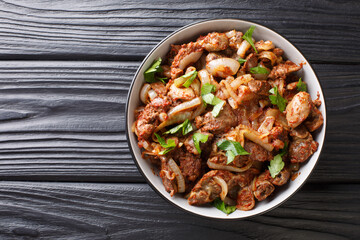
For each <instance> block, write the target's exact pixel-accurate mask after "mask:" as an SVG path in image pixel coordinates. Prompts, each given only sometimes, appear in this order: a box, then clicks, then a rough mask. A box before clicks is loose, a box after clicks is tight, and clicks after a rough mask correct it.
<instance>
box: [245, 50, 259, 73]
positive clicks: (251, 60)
mask: <svg viewBox="0 0 360 240" xmlns="http://www.w3.org/2000/svg"><path fill="white" fill-rule="evenodd" d="M257 65H258V58H257V56H256V55H255V54H254V53H250V54H249V56H247V57H246V62H245V63H244V65H243V66H242V67H241V71H244V72H250V68H253V67H256V66H257Z"/></svg>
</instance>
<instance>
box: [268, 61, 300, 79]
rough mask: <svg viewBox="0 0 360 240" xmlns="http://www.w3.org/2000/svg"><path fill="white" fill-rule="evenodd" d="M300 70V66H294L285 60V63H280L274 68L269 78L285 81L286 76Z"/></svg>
mask: <svg viewBox="0 0 360 240" xmlns="http://www.w3.org/2000/svg"><path fill="white" fill-rule="evenodd" d="M300 69H301V66H298V65H296V64H295V63H293V62H292V61H290V60H287V61H286V62H285V63H280V64H279V65H277V66H275V67H274V68H273V69H272V70H271V72H270V74H269V76H268V77H269V78H271V79H276V78H282V79H285V78H286V76H287V75H289V74H290V73H292V72H296V71H299V70H300Z"/></svg>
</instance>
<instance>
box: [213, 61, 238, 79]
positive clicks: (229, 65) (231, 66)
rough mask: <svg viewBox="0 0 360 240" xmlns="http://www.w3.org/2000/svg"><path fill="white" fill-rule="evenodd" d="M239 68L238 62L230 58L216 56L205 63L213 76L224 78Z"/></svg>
mask: <svg viewBox="0 0 360 240" xmlns="http://www.w3.org/2000/svg"><path fill="white" fill-rule="evenodd" d="M239 68H240V63H239V62H238V61H236V60H235V59H232V58H218V59H215V60H212V61H210V62H209V63H208V64H206V69H207V70H208V72H209V73H210V74H211V75H213V76H214V77H222V78H226V77H227V76H231V75H234V74H235V73H236V72H237V71H238V70H239Z"/></svg>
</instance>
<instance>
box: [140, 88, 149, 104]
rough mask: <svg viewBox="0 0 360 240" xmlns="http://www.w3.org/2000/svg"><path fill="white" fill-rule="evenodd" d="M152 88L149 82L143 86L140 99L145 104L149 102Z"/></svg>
mask: <svg viewBox="0 0 360 240" xmlns="http://www.w3.org/2000/svg"><path fill="white" fill-rule="evenodd" d="M150 89H151V86H150V84H148V83H145V84H144V86H143V87H142V88H141V91H140V100H141V101H142V102H143V103H145V104H147V103H148V102H149V101H148V97H149V90H150Z"/></svg>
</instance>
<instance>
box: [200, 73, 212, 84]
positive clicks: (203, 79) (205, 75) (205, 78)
mask: <svg viewBox="0 0 360 240" xmlns="http://www.w3.org/2000/svg"><path fill="white" fill-rule="evenodd" d="M198 77H199V79H200V81H201V84H202V85H204V84H205V83H210V74H209V72H208V71H207V70H206V69H203V70H200V71H199V72H198Z"/></svg>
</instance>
